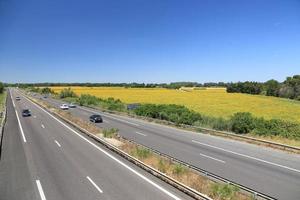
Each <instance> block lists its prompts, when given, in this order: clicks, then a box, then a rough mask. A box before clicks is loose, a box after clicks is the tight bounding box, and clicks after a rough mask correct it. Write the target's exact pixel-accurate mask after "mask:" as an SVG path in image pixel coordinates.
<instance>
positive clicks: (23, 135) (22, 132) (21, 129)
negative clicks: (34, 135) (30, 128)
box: [15, 110, 27, 143]
mask: <svg viewBox="0 0 300 200" xmlns="http://www.w3.org/2000/svg"><path fill="white" fill-rule="evenodd" d="M15 111H16V116H17V120H18V124H19V127H20V131H21V134H22V137H23V141H24V142H25V143H26V142H27V141H26V138H25V134H24V131H23V128H22V125H21V122H20V118H19V115H18V112H17V110H15Z"/></svg>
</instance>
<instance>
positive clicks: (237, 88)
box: [226, 75, 300, 100]
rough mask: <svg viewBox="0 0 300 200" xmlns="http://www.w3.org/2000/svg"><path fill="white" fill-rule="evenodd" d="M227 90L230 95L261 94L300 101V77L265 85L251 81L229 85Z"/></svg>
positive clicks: (270, 81)
mask: <svg viewBox="0 0 300 200" xmlns="http://www.w3.org/2000/svg"><path fill="white" fill-rule="evenodd" d="M226 90H227V92H229V93H247V94H261V95H266V96H274V97H282V98H289V99H295V100H300V75H294V76H292V77H287V78H286V80H285V81H283V82H278V81H276V80H274V79H271V80H268V81H266V82H263V83H260V82H250V81H246V82H237V83H229V84H228V85H227V88H226Z"/></svg>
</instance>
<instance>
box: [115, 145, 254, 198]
mask: <svg viewBox="0 0 300 200" xmlns="http://www.w3.org/2000/svg"><path fill="white" fill-rule="evenodd" d="M122 142H123V145H122V146H121V147H120V148H121V149H122V150H123V151H125V152H127V153H128V154H130V155H132V156H134V157H136V158H137V159H139V160H140V161H142V162H143V163H145V164H147V165H149V166H151V167H153V168H155V169H157V170H159V171H160V172H162V173H165V174H166V175H168V176H170V177H172V178H174V179H175V180H177V181H179V182H181V183H183V184H185V185H187V186H189V187H191V188H193V189H195V190H197V191H199V192H201V193H203V194H207V195H208V196H210V197H211V198H214V199H220V200H227V199H239V200H249V199H251V197H250V196H248V195H245V194H243V193H241V192H238V191H237V192H233V196H230V197H229V196H227V197H224V196H222V197H220V196H218V194H216V192H215V191H214V188H215V186H219V185H221V186H223V185H224V184H219V183H215V182H214V181H212V180H210V179H208V178H207V177H204V176H202V175H200V174H199V173H198V172H196V171H194V170H191V169H189V168H187V167H185V166H182V165H180V164H178V163H174V162H173V161H171V160H170V159H167V158H164V157H161V156H159V155H157V154H154V153H152V152H150V151H149V153H137V151H143V150H145V149H143V148H142V147H138V146H137V145H136V144H133V143H130V142H128V141H126V140H122ZM146 151H147V150H146ZM145 155H146V156H145Z"/></svg>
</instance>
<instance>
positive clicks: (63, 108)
mask: <svg viewBox="0 0 300 200" xmlns="http://www.w3.org/2000/svg"><path fill="white" fill-rule="evenodd" d="M60 109H62V110H68V109H69V106H68V105H67V104H61V105H60Z"/></svg>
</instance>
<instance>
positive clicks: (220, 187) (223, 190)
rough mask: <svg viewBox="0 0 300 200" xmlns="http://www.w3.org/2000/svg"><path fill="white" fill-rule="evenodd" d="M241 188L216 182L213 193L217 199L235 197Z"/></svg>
mask: <svg viewBox="0 0 300 200" xmlns="http://www.w3.org/2000/svg"><path fill="white" fill-rule="evenodd" d="M238 191H239V188H238V187H236V186H232V185H229V184H220V183H215V184H214V185H213V186H212V195H213V197H214V198H215V199H224V200H225V199H233V198H234V196H235V194H236V192H238Z"/></svg>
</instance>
